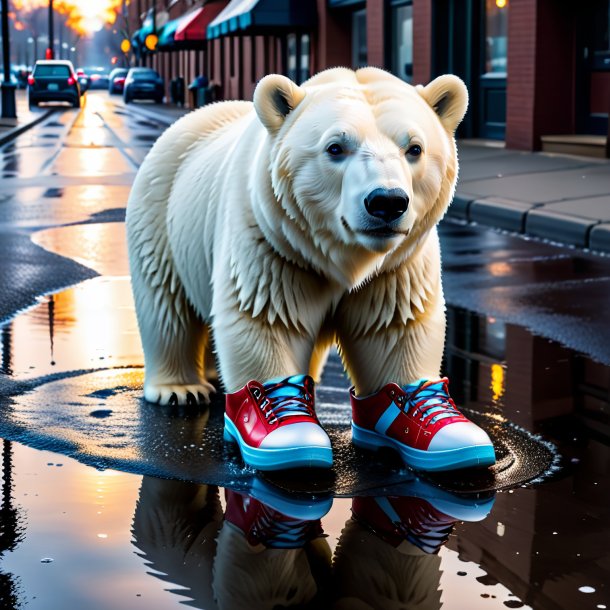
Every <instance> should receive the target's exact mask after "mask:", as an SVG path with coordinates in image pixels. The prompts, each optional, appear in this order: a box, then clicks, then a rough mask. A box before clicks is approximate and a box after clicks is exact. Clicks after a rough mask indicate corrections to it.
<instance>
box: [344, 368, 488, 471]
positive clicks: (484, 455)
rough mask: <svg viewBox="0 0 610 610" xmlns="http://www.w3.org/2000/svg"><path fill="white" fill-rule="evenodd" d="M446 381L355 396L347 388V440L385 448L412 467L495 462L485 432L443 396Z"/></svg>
mask: <svg viewBox="0 0 610 610" xmlns="http://www.w3.org/2000/svg"><path fill="white" fill-rule="evenodd" d="M448 384H449V380H448V379H446V378H443V379H439V380H425V379H421V380H419V381H416V382H415V383H410V384H408V385H406V386H405V387H404V388H401V387H400V386H398V385H396V384H395V383H388V384H387V385H386V386H384V387H383V388H382V389H381V390H379V392H377V393H375V394H372V395H371V396H365V397H362V398H359V397H357V396H356V394H355V392H354V389H353V388H352V390H351V402H352V440H353V442H354V444H355V445H357V446H358V447H362V448H364V449H372V450H377V449H380V448H382V447H390V448H393V449H395V450H397V451H398V452H399V453H400V455H401V456H402V458H403V460H404V461H405V463H406V464H407V465H409V466H411V467H413V468H415V469H417V470H430V471H433V470H455V469H458V468H468V467H471V466H491V465H492V464H495V462H496V455H495V451H494V447H493V445H492V443H491V440H490V438H489V436H487V433H486V432H485V431H484V430H482V429H481V428H479V426H477V425H476V424H474V423H472V422H471V421H470V420H469V419H467V418H466V417H464V416H463V415H462V414H461V413H460V412H459V411H458V410H457V408H456V406H455V403H454V402H453V400H452V399H451V397H450V396H449V389H448Z"/></svg>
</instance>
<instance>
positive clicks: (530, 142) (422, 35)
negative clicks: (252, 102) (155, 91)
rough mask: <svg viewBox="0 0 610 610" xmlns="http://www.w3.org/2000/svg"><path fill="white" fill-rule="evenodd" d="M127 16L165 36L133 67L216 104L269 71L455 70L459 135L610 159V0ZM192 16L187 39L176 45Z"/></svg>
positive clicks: (428, 2)
mask: <svg viewBox="0 0 610 610" xmlns="http://www.w3.org/2000/svg"><path fill="white" fill-rule="evenodd" d="M153 9H154V11H153ZM129 10H130V19H131V21H132V31H136V30H140V31H141V30H142V28H143V26H144V24H145V22H146V20H147V19H148V21H149V22H150V15H151V13H152V12H154V13H155V15H156V20H157V24H156V30H157V32H158V33H159V39H160V41H161V42H163V40H164V33H165V34H167V35H166V36H165V43H164V44H161V45H159V48H157V49H155V50H152V51H151V50H147V49H143V50H142V52H141V54H140V55H139V56H138V57H137V61H139V62H142V63H146V64H147V65H152V66H154V67H155V68H156V69H158V70H159V71H160V72H161V73H162V75H163V76H164V77H165V79H166V81H168V82H169V81H170V80H171V79H172V78H175V77H176V76H182V77H183V78H184V79H185V80H186V82H187V83H188V82H191V81H192V79H193V78H194V77H195V76H197V75H201V74H205V76H206V77H207V78H208V79H209V80H210V81H211V82H213V83H214V84H215V85H216V86H217V92H218V99H251V97H252V93H253V91H254V88H255V86H256V83H257V81H258V80H259V79H260V78H261V77H262V76H263V75H265V74H267V73H270V72H280V73H284V74H286V75H287V76H289V77H290V78H292V79H293V80H295V81H296V82H303V81H304V80H306V79H307V78H308V77H309V76H310V75H311V74H313V73H315V72H318V71H320V70H323V69H325V68H328V67H332V66H349V67H353V68H357V67H360V66H364V65H373V66H379V67H382V68H385V69H386V70H389V71H391V72H393V73H394V74H395V75H396V76H398V77H400V78H402V79H403V80H405V81H407V82H410V83H413V84H416V83H426V82H428V81H430V80H431V79H432V78H434V77H435V76H438V75H440V74H444V73H447V72H452V73H454V74H457V75H458V76H460V77H461V78H462V79H463V80H464V81H465V82H466V85H467V86H468V89H469V91H470V100H471V101H470V108H469V111H468V114H467V116H466V118H465V120H464V123H463V124H462V126H461V127H460V132H459V135H460V136H461V137H467V138H489V139H499V140H505V142H506V146H507V147H509V148H515V149H521V150H540V149H548V150H558V151H562V149H561V146H562V145H563V144H566V143H567V144H571V145H572V146H575V147H576V149H574V150H573V152H581V153H582V152H585V153H589V154H597V155H599V156H604V155H607V154H608V132H609V127H608V112H609V110H610V41H609V30H610V0H587V2H584V3H581V4H578V5H576V4H575V3H573V2H569V1H568V0H230V1H227V0H211V1H209V2H205V3H202V2H193V1H192V0H173V1H171V2H165V3H161V2H157V3H156V4H155V0H137V1H134V0H132V2H131V3H130V5H129ZM195 13H197V15H198V16H199V17H198V19H195V20H194V22H195V23H194V25H193V26H192V28H191V29H192V30H193V31H191V32H190V34H189V36H190V38H188V37H187V39H186V40H185V39H182V40H179V39H177V38H178V37H175V39H174V38H172V37H171V35H170V34H171V31H172V28H173V29H174V31H175V29H176V27H178V28H179V27H180V24H179V22H182V20H186V21H188V20H189V19H193V14H195ZM183 25H184V23H183ZM197 28H198V29H197ZM187 29H188V28H187ZM134 46H137V44H136V45H134ZM189 103H193V101H192V100H190V101H189V100H187V104H189ZM553 147H555V148H553ZM579 147H580V148H579ZM564 152H569V150H567V149H566V150H565V151H564Z"/></svg>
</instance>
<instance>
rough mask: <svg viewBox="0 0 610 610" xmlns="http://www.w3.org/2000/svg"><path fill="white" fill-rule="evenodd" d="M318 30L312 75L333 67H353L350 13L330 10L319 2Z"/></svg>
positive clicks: (319, 0) (314, 46)
mask: <svg viewBox="0 0 610 610" xmlns="http://www.w3.org/2000/svg"><path fill="white" fill-rule="evenodd" d="M317 8H318V29H317V32H316V33H315V34H314V40H313V46H312V48H313V54H312V64H311V67H312V74H315V73H316V72H320V70H325V69H326V68H332V67H333V66H348V67H351V65H352V44H351V41H352V35H351V19H349V18H347V17H348V16H349V14H350V13H349V12H346V11H337V10H332V9H329V8H328V7H327V5H326V0H317Z"/></svg>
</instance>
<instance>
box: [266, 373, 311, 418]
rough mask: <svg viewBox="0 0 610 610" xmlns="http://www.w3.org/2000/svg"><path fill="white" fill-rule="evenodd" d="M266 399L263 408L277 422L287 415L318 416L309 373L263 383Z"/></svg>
mask: <svg viewBox="0 0 610 610" xmlns="http://www.w3.org/2000/svg"><path fill="white" fill-rule="evenodd" d="M263 387H264V388H265V400H263V402H262V403H261V409H262V411H263V413H264V415H265V417H266V418H267V420H268V421H269V423H275V422H276V421H279V420H281V419H285V418H287V417H311V418H312V419H315V418H316V415H315V411H314V406H313V401H314V399H313V380H312V379H311V377H309V376H307V375H292V376H291V377H284V378H280V379H271V380H269V381H267V382H265V383H264V384H263Z"/></svg>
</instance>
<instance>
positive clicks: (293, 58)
mask: <svg viewBox="0 0 610 610" xmlns="http://www.w3.org/2000/svg"><path fill="white" fill-rule="evenodd" d="M286 46H287V53H286V54H287V59H288V66H287V76H288V78H289V79H290V80H292V81H294V82H297V35H296V34H288V36H287V39H286Z"/></svg>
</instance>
